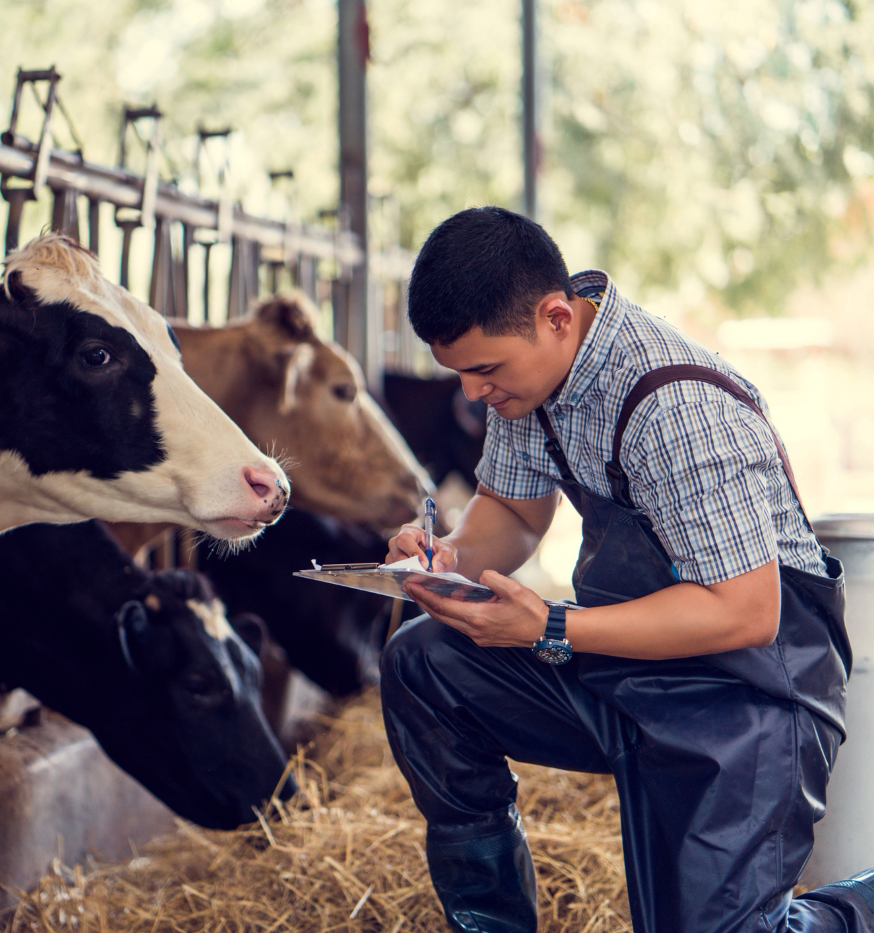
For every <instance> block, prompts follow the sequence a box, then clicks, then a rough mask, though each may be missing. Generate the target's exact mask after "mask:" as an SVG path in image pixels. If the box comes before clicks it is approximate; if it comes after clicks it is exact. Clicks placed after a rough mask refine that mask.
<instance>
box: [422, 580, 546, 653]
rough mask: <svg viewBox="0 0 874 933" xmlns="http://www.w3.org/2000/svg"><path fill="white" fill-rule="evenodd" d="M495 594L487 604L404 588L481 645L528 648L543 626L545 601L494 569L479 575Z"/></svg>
mask: <svg viewBox="0 0 874 933" xmlns="http://www.w3.org/2000/svg"><path fill="white" fill-rule="evenodd" d="M479 582H480V583H482V584H483V586H487V587H488V588H489V589H490V590H492V591H493V592H494V593H495V596H494V597H493V598H492V599H491V600H490V601H489V602H486V603H471V602H465V601H464V600H461V599H451V598H446V597H442V596H437V595H435V594H434V593H432V592H430V590H426V589H425V588H424V587H423V586H419V585H417V584H415V583H409V584H407V585H406V586H405V587H404V590H405V591H406V592H407V593H409V595H410V596H412V597H413V599H415V601H416V602H417V603H418V604H419V606H421V608H422V609H424V610H425V612H427V613H428V615H429V616H431V617H432V618H434V619H436V620H437V621H438V622H443V623H445V624H446V625H451V626H452V628H454V629H457V630H458V631H459V632H461V633H462V634H464V635H467V636H469V637H470V638H472V639H473V641H474V642H476V644H478V645H479V646H480V647H481V648H530V647H531V646H532V645H533V644H534V642H535V641H537V639H538V638H540V637H541V636H542V635H543V632H544V631H545V629H546V618H547V613H548V611H549V610H548V608H547V606H546V603H544V602H543V600H542V599H541V598H540V597H539V596H538V595H537V594H536V593H535V592H534V591H533V590H529V589H528V587H527V586H522V584H521V583H517V582H516V581H515V580H511V579H510V577H505V576H503V575H502V574H500V573H498V572H497V571H495V570H486V571H485V572H484V573H483V574H482V576H481V577H480V578H479Z"/></svg>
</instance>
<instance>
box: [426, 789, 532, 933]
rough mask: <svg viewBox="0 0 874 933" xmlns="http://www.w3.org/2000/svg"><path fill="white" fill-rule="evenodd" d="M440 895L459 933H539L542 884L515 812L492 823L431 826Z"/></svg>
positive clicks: (430, 848) (429, 844) (430, 850)
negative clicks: (537, 877)
mask: <svg viewBox="0 0 874 933" xmlns="http://www.w3.org/2000/svg"><path fill="white" fill-rule="evenodd" d="M425 850H426V852H427V855H428V867H429V868H430V869H431V881H432V882H433V883H434V890H435V891H436V892H437V896H438V897H439V898H440V902H441V903H442V904H443V909H444V911H445V912H446V919H447V920H448V921H449V926H450V928H451V929H452V930H456V931H459V933H535V931H536V930H537V881H536V878H535V875H534V863H533V862H532V861H531V852H530V851H529V849H528V841H527V839H526V837H525V829H524V828H523V826H522V820H521V818H520V816H519V813H518V812H517V810H516V807H515V806H512V805H511V806H510V808H509V809H508V810H506V811H504V810H501V811H498V812H497V813H495V814H491V815H490V816H489V817H488V818H487V819H484V820H479V821H477V822H475V823H464V824H461V825H456V826H441V825H437V824H431V825H429V826H428V834H427V837H426V844H425Z"/></svg>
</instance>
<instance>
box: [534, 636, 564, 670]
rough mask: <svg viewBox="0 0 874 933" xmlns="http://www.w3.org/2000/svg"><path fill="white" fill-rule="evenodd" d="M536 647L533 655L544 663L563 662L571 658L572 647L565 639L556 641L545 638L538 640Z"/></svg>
mask: <svg viewBox="0 0 874 933" xmlns="http://www.w3.org/2000/svg"><path fill="white" fill-rule="evenodd" d="M538 646H539V647H538V648H537V650H536V651H535V652H534V657H535V658H537V660H538V661H543V662H544V663H545V664H565V663H567V662H568V661H570V659H571V655H572V654H573V649H572V648H571V646H570V645H569V644H568V642H567V641H566V640H565V639H562V640H561V641H558V640H556V639H553V638H545V639H543V641H540V642H538Z"/></svg>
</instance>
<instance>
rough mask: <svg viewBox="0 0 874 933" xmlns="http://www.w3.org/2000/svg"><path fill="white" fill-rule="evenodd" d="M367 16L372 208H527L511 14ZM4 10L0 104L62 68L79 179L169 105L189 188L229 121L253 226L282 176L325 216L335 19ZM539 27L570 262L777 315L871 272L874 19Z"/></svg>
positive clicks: (763, 11)
mask: <svg viewBox="0 0 874 933" xmlns="http://www.w3.org/2000/svg"><path fill="white" fill-rule="evenodd" d="M368 7H369V17H370V26H371V53H372V61H371V63H370V67H369V71H368V80H369V91H370V114H369V120H370V134H371V139H370V145H371V149H370V168H371V176H372V177H371V189H372V192H373V193H374V194H375V195H378V196H380V197H385V196H390V197H391V198H392V199H393V200H394V201H395V202H396V203H397V205H398V206H399V210H400V218H401V221H400V236H401V241H402V244H403V245H404V246H406V247H408V248H411V249H415V248H417V247H418V245H419V244H420V243H421V241H422V239H423V238H424V236H426V235H427V233H428V231H429V230H430V229H431V228H432V227H433V225H434V224H436V223H438V222H439V221H440V220H441V219H443V218H444V217H445V216H447V215H448V214H449V213H451V212H453V211H456V210H459V209H461V208H464V207H466V206H470V205H474V204H482V203H498V204H503V205H506V206H508V207H511V208H516V209H518V208H519V207H520V205H521V185H522V166H521V141H520V134H519V120H520V106H521V104H520V97H519V87H520V79H521V64H520V51H519V50H520V25H519V6H518V4H517V3H515V2H509V3H508V2H506V0H480V2H474V3H471V2H470V0H442V2H441V3H439V4H438V3H433V2H431V0H370V2H369V5H368ZM0 13H2V17H3V30H2V33H0V62H2V63H4V68H3V69H2V73H0V106H3V105H4V100H3V97H6V98H7V101H6V105H7V106H8V104H9V103H10V102H11V91H12V89H13V85H14V73H15V68H16V67H17V66H18V65H21V66H24V67H26V68H41V67H46V66H47V65H49V64H51V63H55V64H56V65H57V67H58V68H59V70H60V71H61V72H62V73H63V74H64V80H63V82H62V84H61V96H62V100H63V101H64V102H65V104H66V107H67V109H68V110H69V111H70V113H71V114H72V116H73V118H74V121H75V123H76V125H77V129H78V131H79V134H80V135H81V136H82V137H83V138H84V140H85V155H86V158H87V159H88V160H89V161H94V162H102V163H104V164H113V163H114V162H115V160H116V157H117V147H118V144H117V134H118V125H119V113H120V108H121V104H122V102H128V103H135V104H150V103H152V102H156V103H157V104H158V105H159V106H160V107H161V108H162V109H163V110H164V111H165V114H166V117H165V122H164V137H165V141H166V145H167V151H168V153H169V155H170V158H171V160H172V162H173V164H174V166H175V168H176V172H177V175H178V176H179V178H180V183H181V184H183V185H191V184H193V181H192V172H191V169H190V167H186V166H188V165H189V163H190V159H191V157H192V153H193V135H192V134H193V131H194V129H195V128H196V127H197V126H198V125H199V124H202V125H205V126H207V127H208V128H218V127H224V126H232V127H234V128H235V129H237V130H238V131H239V132H238V133H237V134H236V135H235V137H234V141H233V144H232V147H231V169H232V172H233V185H234V190H235V192H236V194H237V196H239V197H240V198H242V199H243V200H244V203H245V204H246V206H247V207H248V208H249V209H250V210H253V211H256V212H264V211H272V210H275V209H276V206H275V204H273V203H272V202H271V193H270V188H269V184H268V182H267V179H266V172H267V171H269V170H275V169H284V168H288V167H291V168H293V169H294V171H295V173H296V177H297V182H296V198H297V212H298V214H299V216H301V217H303V218H304V219H312V218H314V217H316V216H317V213H318V211H319V210H320V209H323V208H330V207H333V206H335V203H336V198H337V173H336V129H335V127H336V67H335V56H336V52H335V31H336V10H335V6H334V4H333V3H332V2H331V0H116V2H115V3H113V4H101V5H97V4H93V3H91V2H85V0H0ZM539 19H540V30H541V52H542V66H543V95H542V99H543V105H544V108H543V112H544V126H543V134H542V135H543V147H544V162H543V170H542V174H541V191H540V201H541V205H542V217H541V220H542V221H543V222H544V224H545V225H546V226H547V227H548V228H549V229H550V231H551V232H553V233H554V234H555V235H556V237H557V239H558V240H559V242H560V243H561V245H562V247H563V249H564V251H565V254H566V257H567V259H568V264H569V265H570V266H572V267H573V268H580V267H583V266H588V265H600V266H603V267H606V268H608V269H610V270H611V271H612V272H613V274H614V275H616V276H617V277H621V278H622V281H623V285H624V287H625V289H626V291H629V290H630V291H631V292H632V293H634V294H636V295H638V296H639V297H641V298H647V297H656V296H658V294H659V293H663V292H667V291H671V292H679V293H681V294H685V295H687V296H688V297H689V298H690V299H691V300H698V299H701V298H703V297H704V296H705V295H706V294H707V293H709V294H710V295H711V296H713V297H715V298H717V299H718V300H719V301H721V302H722V303H724V304H725V305H727V306H730V307H731V308H734V309H736V310H744V309H755V310H757V311H758V312H765V313H768V312H771V313H775V312H779V310H780V309H781V305H782V301H783V299H784V297H785V295H786V294H787V293H788V291H789V290H790V289H792V288H793V287H794V286H795V285H796V284H798V283H799V282H801V281H804V280H807V279H811V278H816V277H817V276H818V275H819V274H821V273H822V272H823V271H824V270H825V269H827V268H828V267H829V266H831V265H832V264H834V263H835V262H854V261H858V260H859V259H861V258H863V257H864V255H865V251H866V249H867V245H868V237H867V234H868V219H869V207H868V199H870V193H871V183H870V180H869V179H870V178H871V177H872V175H874V157H872V155H871V153H872V152H874V120H872V104H874V94H872V82H874V3H872V2H871V0H845V2H839V0H795V2H789V0H731V2H728V0H712V2H711V3H701V2H700V0H588V2H585V3H584V2H580V0H542V2H541V7H540V13H539ZM31 116H32V117H34V118H35V116H36V112H35V108H34V110H33V113H32V114H31ZM22 129H23V130H24V131H25V132H26V133H27V135H30V136H31V138H35V134H36V128H35V124H31V126H30V128H29V129H28V127H27V126H23V127H22ZM64 141H65V140H64V138H63V135H62V134H61V138H60V139H59V142H64ZM213 159H214V161H216V162H217V161H218V160H219V159H220V156H215V155H213ZM204 185H205V187H204V189H203V190H204V193H205V194H209V193H210V192H209V187H208V186H209V179H208V178H205V179H204Z"/></svg>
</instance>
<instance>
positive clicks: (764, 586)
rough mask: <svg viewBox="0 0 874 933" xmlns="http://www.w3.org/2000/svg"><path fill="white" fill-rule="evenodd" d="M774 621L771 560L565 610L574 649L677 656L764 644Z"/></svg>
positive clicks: (776, 600) (776, 582) (776, 606)
mask: <svg viewBox="0 0 874 933" xmlns="http://www.w3.org/2000/svg"><path fill="white" fill-rule="evenodd" d="M779 620H780V574H779V570H778V568H777V562H776V561H772V562H771V563H769V564H765V565H764V566H762V567H759V568H757V569H756V570H752V571H750V572H749V573H746V574H742V575H741V576H739V577H735V578H734V579H732V580H727V581H725V582H724V583H718V584H714V585H713V586H709V587H708V586H699V585H698V584H695V583H678V584H677V585H675V586H669V587H667V588H666V589H663V590H658V591H657V592H655V593H652V594H651V595H649V596H644V597H642V598H640V599H633V600H631V601H629V602H627V603H619V604H617V605H613V606H604V607H599V608H594V609H583V610H577V611H569V612H568V613H567V638H568V641H570V643H571V645H572V646H573V648H574V650H575V651H586V652H590V653H592V654H604V655H612V656H614V657H622V658H648V659H661V658H682V657H692V656H695V655H703V654H717V653H719V652H722V651H732V650H736V649H739V648H749V647H755V646H762V645H767V644H770V643H771V642H772V641H773V640H774V638H775V637H776V634H777V628H778V626H779Z"/></svg>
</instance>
